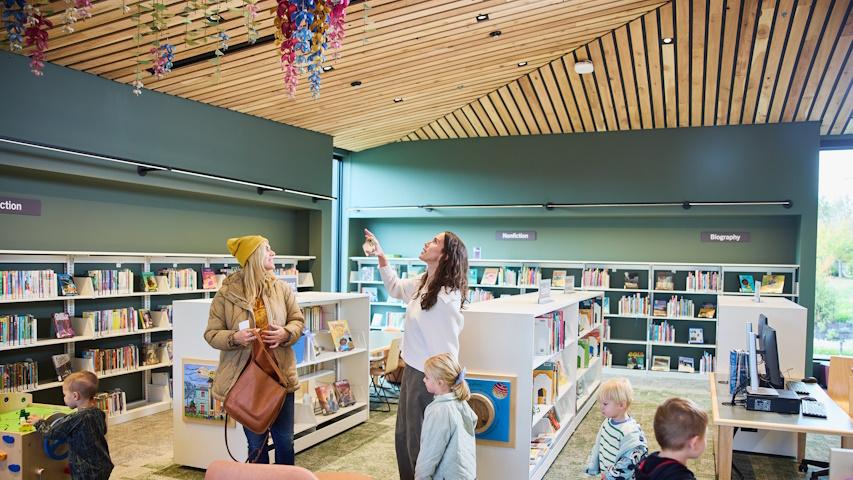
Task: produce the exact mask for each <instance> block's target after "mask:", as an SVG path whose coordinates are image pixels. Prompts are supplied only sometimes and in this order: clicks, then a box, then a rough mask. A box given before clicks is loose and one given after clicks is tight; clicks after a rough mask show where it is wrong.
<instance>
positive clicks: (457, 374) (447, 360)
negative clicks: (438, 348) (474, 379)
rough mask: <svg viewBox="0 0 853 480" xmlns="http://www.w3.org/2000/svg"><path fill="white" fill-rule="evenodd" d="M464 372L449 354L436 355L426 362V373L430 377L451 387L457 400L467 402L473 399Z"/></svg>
mask: <svg viewBox="0 0 853 480" xmlns="http://www.w3.org/2000/svg"><path fill="white" fill-rule="evenodd" d="M463 370H464V369H463V368H462V367H461V366H459V363H458V362H456V360H454V359H453V357H452V356H450V354H449V353H442V354H440V355H434V356H432V357H429V358H428V359H427V361H426V362H424V371H425V372H426V373H428V374H429V376H430V377H432V378H434V379H436V380H443V381H444V383H446V384H447V385H449V386H450V391H451V392H453V394H454V395H456V399H457V400H462V401H463V402H466V401H468V399H469V398H471V390H469V389H468V382H466V381H465V375H464V373H463Z"/></svg>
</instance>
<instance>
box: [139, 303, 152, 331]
mask: <svg viewBox="0 0 853 480" xmlns="http://www.w3.org/2000/svg"><path fill="white" fill-rule="evenodd" d="M136 315H137V317H139V328H140V329H141V330H145V329H148V328H152V327H154V319H153V318H152V317H151V310H148V309H147V308H140V309H139V310H137V311H136Z"/></svg>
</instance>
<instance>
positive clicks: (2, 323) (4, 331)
mask: <svg viewBox="0 0 853 480" xmlns="http://www.w3.org/2000/svg"><path fill="white" fill-rule="evenodd" d="M36 341H38V321H37V320H36V317H34V316H32V315H27V314H20V315H0V346H7V345H8V346H16V345H29V344H31V343H35V342H36Z"/></svg>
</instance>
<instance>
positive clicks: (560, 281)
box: [551, 270, 566, 288]
mask: <svg viewBox="0 0 853 480" xmlns="http://www.w3.org/2000/svg"><path fill="white" fill-rule="evenodd" d="M551 286H552V287H554V288H564V287H565V286H566V271H565V270H554V272H553V273H552V274H551Z"/></svg>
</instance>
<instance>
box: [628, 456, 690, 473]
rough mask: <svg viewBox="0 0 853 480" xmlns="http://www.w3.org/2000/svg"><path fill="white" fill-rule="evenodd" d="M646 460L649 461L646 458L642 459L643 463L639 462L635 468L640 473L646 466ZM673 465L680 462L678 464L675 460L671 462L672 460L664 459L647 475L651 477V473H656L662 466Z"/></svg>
mask: <svg viewBox="0 0 853 480" xmlns="http://www.w3.org/2000/svg"><path fill="white" fill-rule="evenodd" d="M658 458H660V457H658ZM648 459H649V457H646V458H644V459H643V461H641V462H640V465H639V467H637V471H642V470H643V467H644V466H645V465H646V460H648ZM673 463H680V462H678V461H677V460H673V459H671V458H664V459H663V460H662V461H661V462H660V463H658V464H657V465H655V468H653V469H652V471H651V472H649V475H651V474H652V473H654V472H655V471H657V469H659V468H660V467H663V466H666V465H672V464H673Z"/></svg>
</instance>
